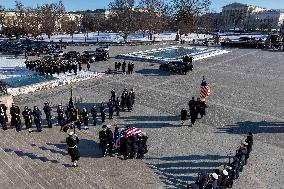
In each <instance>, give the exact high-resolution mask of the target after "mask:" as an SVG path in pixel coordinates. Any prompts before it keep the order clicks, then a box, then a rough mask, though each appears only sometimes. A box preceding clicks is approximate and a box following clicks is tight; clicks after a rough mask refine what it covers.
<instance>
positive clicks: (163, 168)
mask: <svg viewBox="0 0 284 189" xmlns="http://www.w3.org/2000/svg"><path fill="white" fill-rule="evenodd" d="M226 158H228V157H227V156H219V155H204V156H202V155H189V156H176V157H162V158H146V160H147V161H149V160H150V161H152V160H153V162H157V163H150V164H149V163H148V165H149V166H150V167H151V169H153V170H154V172H155V173H156V174H158V175H159V176H160V179H161V180H162V181H163V182H164V184H165V185H166V187H167V188H178V189H181V188H186V186H187V184H188V183H189V182H194V181H195V180H196V178H197V175H198V173H202V174H208V173H213V172H214V170H215V169H218V168H220V167H221V166H222V165H224V163H225V162H223V160H224V159H226Z"/></svg>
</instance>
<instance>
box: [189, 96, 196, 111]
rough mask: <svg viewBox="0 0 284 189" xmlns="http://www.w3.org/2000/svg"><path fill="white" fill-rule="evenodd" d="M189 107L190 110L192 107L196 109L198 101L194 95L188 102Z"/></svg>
mask: <svg viewBox="0 0 284 189" xmlns="http://www.w3.org/2000/svg"><path fill="white" fill-rule="evenodd" d="M188 108H189V111H190V112H191V110H192V109H196V101H195V100H194V97H192V99H191V100H190V101H189V102H188ZM190 114H191V113H190Z"/></svg>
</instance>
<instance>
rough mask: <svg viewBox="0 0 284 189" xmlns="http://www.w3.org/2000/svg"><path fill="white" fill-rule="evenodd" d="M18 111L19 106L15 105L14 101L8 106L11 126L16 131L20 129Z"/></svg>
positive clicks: (19, 111)
mask: <svg viewBox="0 0 284 189" xmlns="http://www.w3.org/2000/svg"><path fill="white" fill-rule="evenodd" d="M20 113H21V110H20V108H19V107H18V106H16V105H15V104H14V103H12V107H11V108H10V115H11V126H15V127H16V131H17V132H19V131H21V130H22V128H21V118H20Z"/></svg>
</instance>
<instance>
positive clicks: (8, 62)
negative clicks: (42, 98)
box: [0, 56, 102, 96]
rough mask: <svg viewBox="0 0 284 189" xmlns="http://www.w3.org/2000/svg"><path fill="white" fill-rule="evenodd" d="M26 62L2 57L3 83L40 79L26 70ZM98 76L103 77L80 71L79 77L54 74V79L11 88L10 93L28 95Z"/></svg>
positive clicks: (0, 70)
mask: <svg viewBox="0 0 284 189" xmlns="http://www.w3.org/2000/svg"><path fill="white" fill-rule="evenodd" d="M24 61H25V60H24V59H21V58H15V57H12V56H8V57H7V56H0V79H1V80H3V81H6V80H7V81H8V80H9V82H10V84H11V85H13V84H15V85H16V82H20V81H19V80H20V79H21V78H27V79H28V80H29V78H31V77H38V76H37V74H36V73H35V72H32V71H29V70H28V69H26V67H25V63H24ZM98 76H102V74H98V73H96V72H90V71H80V72H78V74H77V75H75V74H74V73H71V74H70V73H68V74H60V75H57V74H54V75H53V78H52V79H50V80H45V81H42V82H35V83H33V84H30V85H23V86H19V87H9V88H8V93H10V94H11V95H13V96H16V95H20V94H27V93H30V92H34V91H39V90H43V89H49V88H54V87H57V86H63V85H68V84H70V83H73V82H80V81H84V80H88V79H92V78H95V77H98ZM13 79H14V80H13ZM11 82H12V83H11ZM13 82H14V83H13Z"/></svg>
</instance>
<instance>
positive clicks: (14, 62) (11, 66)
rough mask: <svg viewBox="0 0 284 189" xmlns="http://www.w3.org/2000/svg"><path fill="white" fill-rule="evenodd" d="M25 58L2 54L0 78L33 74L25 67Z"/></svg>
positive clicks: (0, 58)
mask: <svg viewBox="0 0 284 189" xmlns="http://www.w3.org/2000/svg"><path fill="white" fill-rule="evenodd" d="M24 62H25V60H24V59H21V58H17V57H13V56H8V57H6V56H0V79H7V78H12V77H20V76H22V75H29V74H32V72H30V71H29V70H27V69H26V68H25V63H24Z"/></svg>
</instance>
